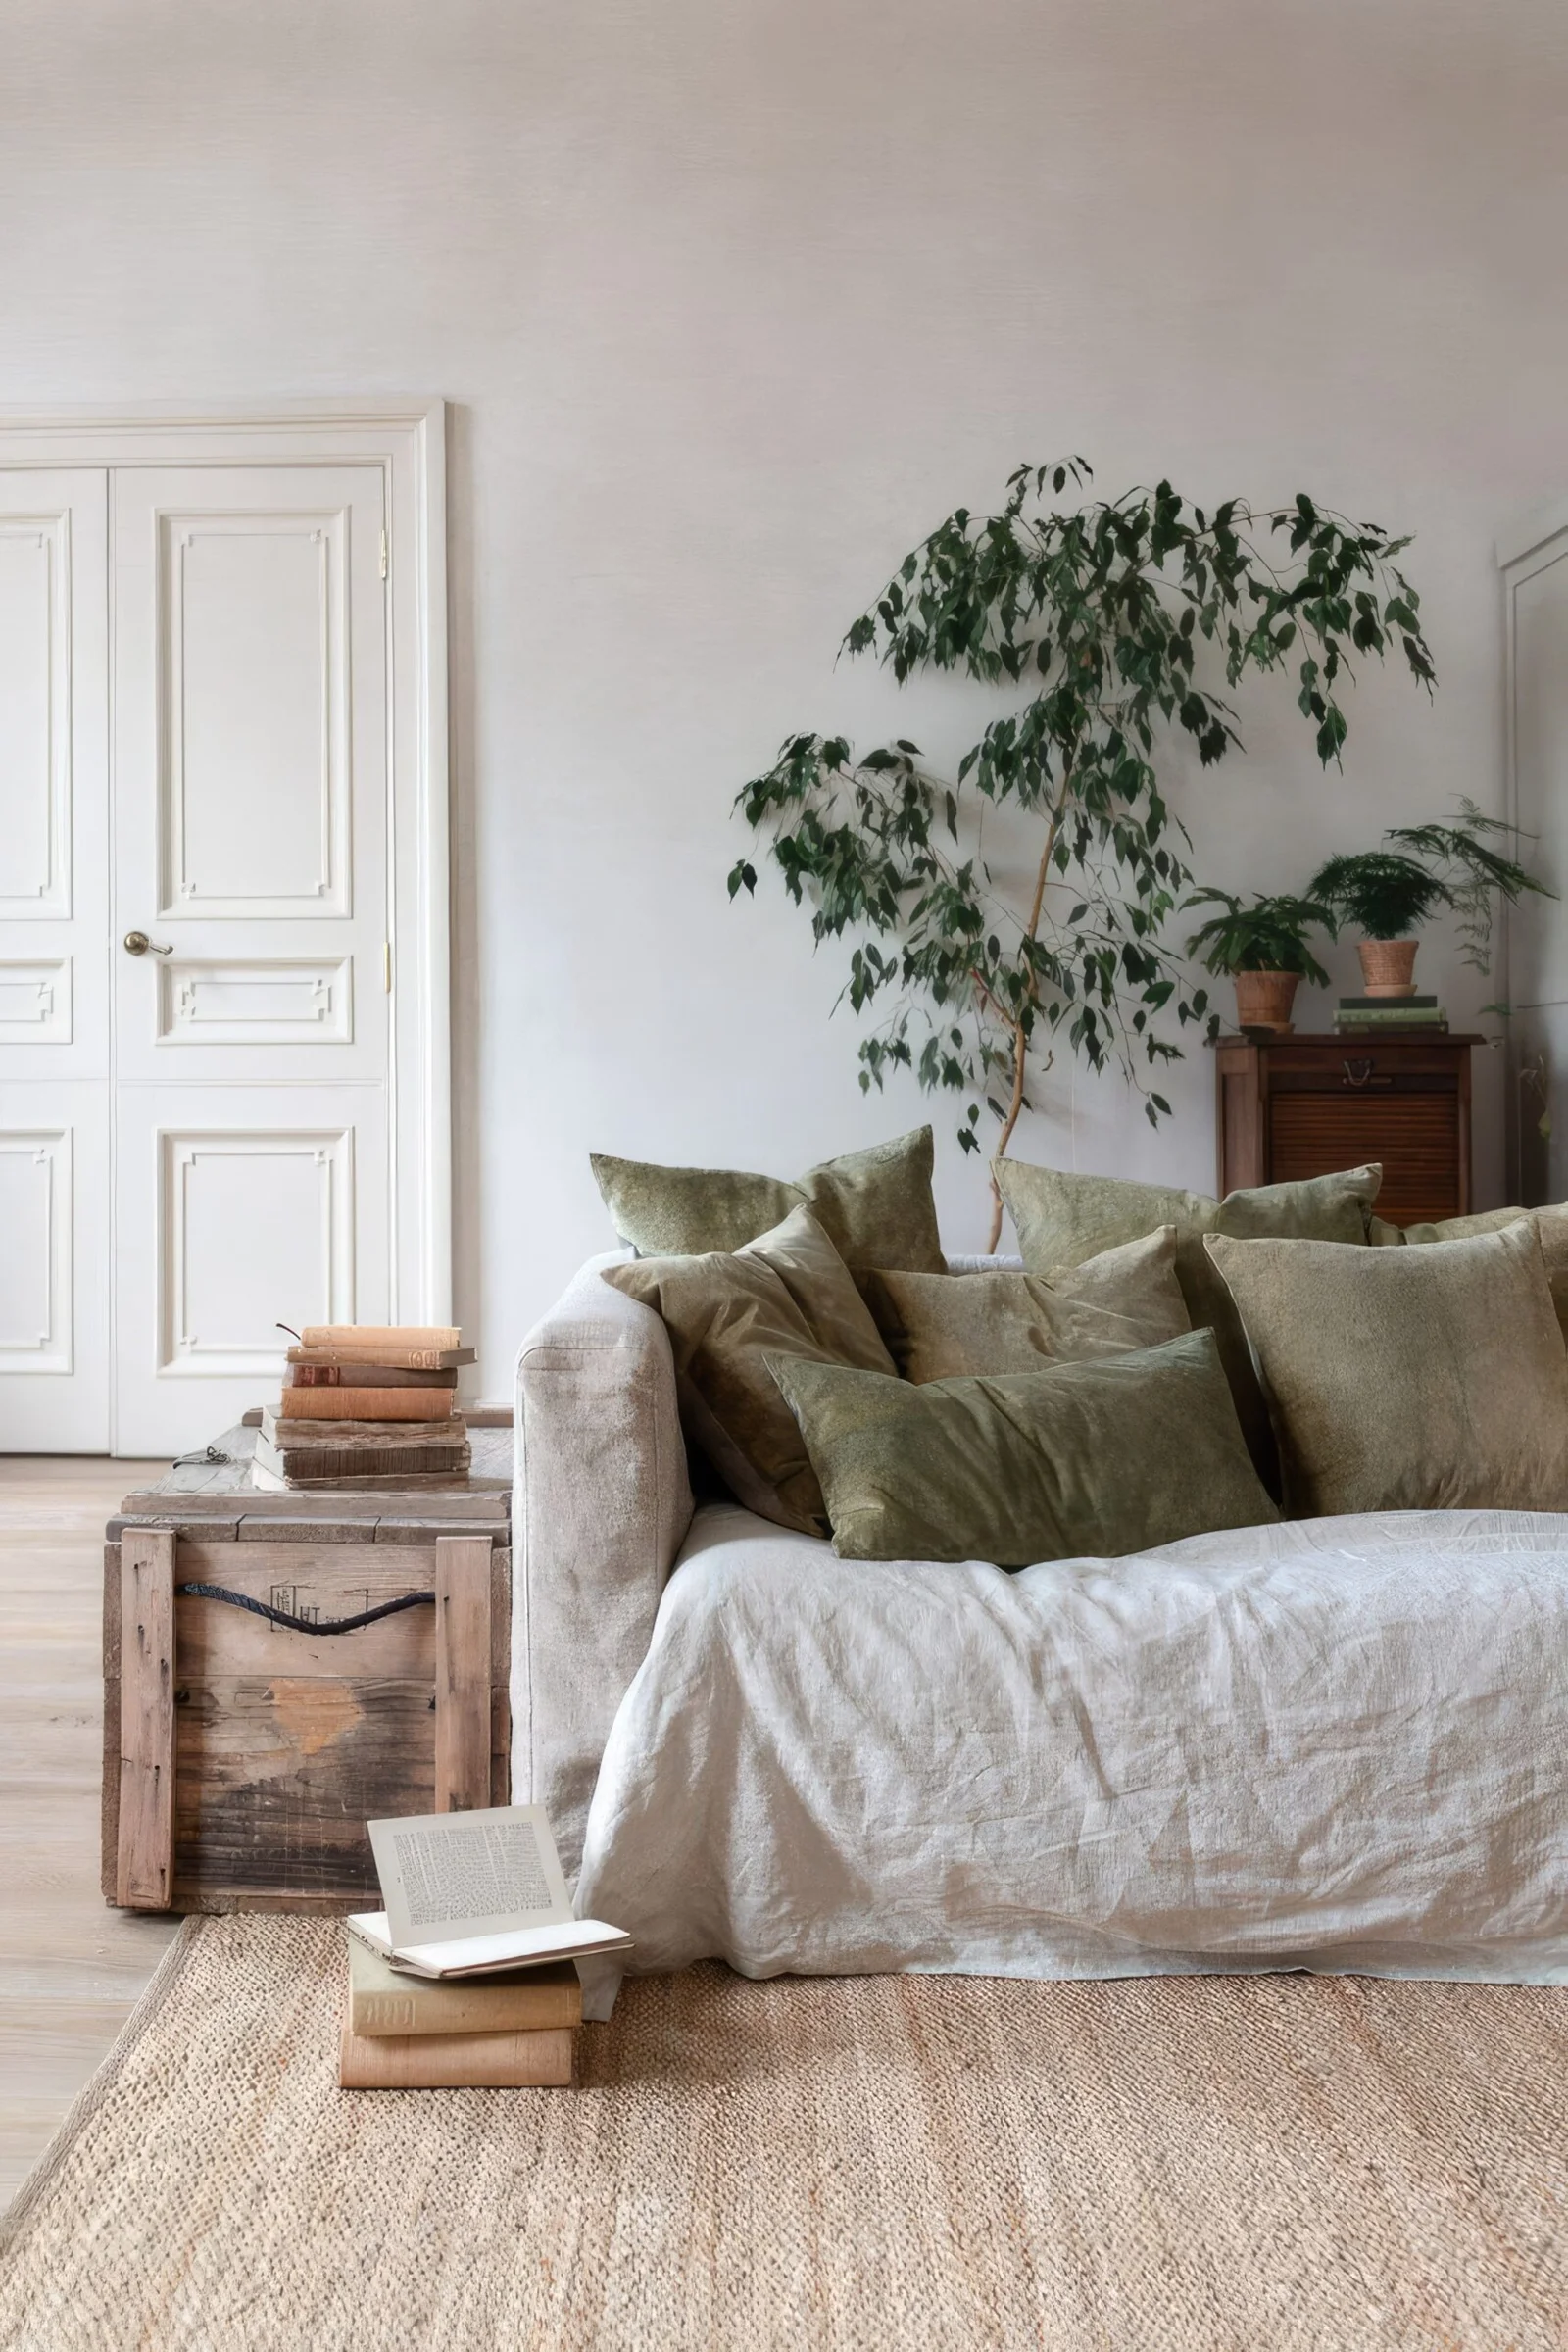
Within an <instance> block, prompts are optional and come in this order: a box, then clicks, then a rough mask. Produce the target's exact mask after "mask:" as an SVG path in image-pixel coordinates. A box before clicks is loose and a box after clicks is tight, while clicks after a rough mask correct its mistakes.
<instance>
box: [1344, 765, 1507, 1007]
mask: <svg viewBox="0 0 1568 2352" xmlns="http://www.w3.org/2000/svg"><path fill="white" fill-rule="evenodd" d="M1459 820H1460V821H1459V822H1458V823H1457V824H1449V825H1393V826H1391V827H1390V829H1389V830H1388V832H1386V833H1385V834H1384V836H1383V838H1384V840H1385V841H1389V842H1396V843H1397V844H1398V847H1397V848H1396V849H1392V850H1363V851H1361V852H1359V853H1358V854H1357V855H1355V856H1353V857H1346V858H1330V859H1329V860H1328V862H1327V864H1325V865H1322V866H1320V867H1319V868H1318V871H1317V872H1316V873H1315V874H1314V875H1313V877H1312V880H1311V882H1310V884H1309V885H1308V888H1309V889H1310V890H1311V892H1312V894H1313V896H1314V897H1316V898H1321V899H1326V900H1327V901H1328V903H1329V905H1330V906H1331V907H1334V908H1335V910H1336V912H1337V913H1338V914H1339V915H1340V916H1341V918H1342V919H1343V920H1344V921H1345V922H1347V923H1351V924H1353V925H1354V927H1355V928H1356V930H1358V931H1361V932H1364V933H1365V935H1366V937H1367V938H1368V939H1407V938H1408V937H1409V936H1410V934H1411V932H1412V931H1416V930H1419V928H1420V926H1421V925H1422V924H1423V923H1425V922H1428V921H1430V920H1431V918H1432V916H1433V915H1434V914H1436V913H1437V912H1438V911H1439V910H1440V908H1444V907H1446V908H1448V909H1450V910H1451V911H1452V912H1453V913H1454V914H1456V915H1457V916H1458V918H1459V936H1460V939H1461V941H1462V943H1463V950H1462V952H1463V956H1464V960H1465V961H1466V963H1469V964H1473V965H1474V966H1475V969H1476V970H1477V971H1478V972H1486V971H1490V970H1491V968H1492V954H1491V950H1492V920H1493V913H1494V910H1495V906H1496V902H1497V898H1498V895H1499V894H1500V895H1501V896H1502V897H1503V898H1505V899H1506V900H1507V901H1508V903H1509V905H1510V906H1513V905H1516V904H1517V903H1518V901H1519V900H1520V899H1521V898H1522V897H1523V896H1524V894H1525V892H1526V891H1527V890H1529V891H1537V892H1539V893H1540V894H1541V895H1542V896H1543V897H1544V898H1550V897H1552V896H1553V893H1552V892H1550V891H1548V890H1547V889H1546V886H1545V884H1544V882H1538V881H1537V880H1536V878H1535V876H1534V875H1533V874H1532V873H1531V872H1530V871H1529V869H1528V868H1527V867H1526V866H1525V865H1523V864H1522V863H1521V862H1520V861H1519V859H1518V858H1510V857H1507V856H1506V855H1505V854H1504V853H1503V852H1502V851H1501V850H1500V849H1498V848H1496V847H1495V846H1494V845H1495V843H1496V842H1497V840H1498V839H1499V837H1500V838H1504V839H1506V840H1507V841H1508V842H1509V843H1510V845H1513V846H1515V847H1517V846H1518V844H1519V842H1520V841H1521V839H1522V836H1521V835H1520V834H1519V832H1518V829H1517V828H1516V827H1515V826H1513V825H1510V824H1508V823H1506V822H1505V821H1504V819H1503V818H1501V817H1498V816H1487V815H1485V814H1484V813H1483V811H1482V810H1481V809H1478V808H1477V807H1476V804H1475V802H1474V801H1470V800H1461V802H1460V803H1459Z"/></svg>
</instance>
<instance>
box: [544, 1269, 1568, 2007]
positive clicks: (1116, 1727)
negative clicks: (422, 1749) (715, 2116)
mask: <svg viewBox="0 0 1568 2352" xmlns="http://www.w3.org/2000/svg"><path fill="white" fill-rule="evenodd" d="M620 1258H621V1253H613V1254H611V1255H607V1256H605V1257H601V1258H596V1259H593V1260H591V1261H590V1262H589V1263H588V1264H587V1265H586V1266H584V1268H583V1269H582V1270H581V1272H580V1273H579V1274H578V1275H577V1277H576V1278H575V1279H574V1280H573V1282H572V1283H571V1284H570V1286H569V1287H568V1289H567V1290H566V1292H565V1294H564V1297H563V1298H562V1299H560V1301H559V1302H558V1303H557V1305H556V1306H555V1307H553V1308H552V1309H551V1311H550V1312H549V1313H548V1314H547V1315H546V1316H545V1317H544V1319H543V1321H542V1322H541V1323H540V1324H539V1325H538V1326H537V1327H536V1328H535V1330H534V1331H532V1332H531V1333H530V1334H529V1336H528V1338H527V1340H526V1341H525V1342H524V1344H523V1347H522V1349H521V1351H520V1355H519V1358H518V1364H517V1374H516V1394H515V1444H516V1471H515V1477H516V1487H515V1513H514V1546H515V1550H514V1610H513V1627H514V1657H513V1683H512V1699H513V1740H514V1746H513V1793H514V1800H515V1802H518V1803H539V1804H542V1805H544V1806H545V1807H546V1809H547V1811H548V1813H549V1815H550V1818H551V1821H552V1823H553V1825H554V1828H555V1831H556V1835H557V1838H558V1841H559V1844H560V1848H561V1852H562V1856H563V1861H564V1866H565V1868H566V1870H567V1873H568V1876H571V1875H575V1878H576V1889H577V1902H578V1908H579V1910H581V1911H583V1912H584V1913H585V1914H587V1915H592V1916H596V1917H600V1918H607V1919H610V1920H613V1922H614V1923H615V1924H616V1925H618V1926H620V1927H623V1928H625V1929H626V1930H627V1931H628V1932H629V1933H630V1934H631V1935H632V1936H633V1937H634V1938H635V1939H636V1957H635V1961H634V1963H633V1965H634V1966H637V1967H639V1968H650V1969H662V1968H671V1967H678V1966H684V1965H686V1964H689V1963H690V1962H692V1961H695V1960H698V1959H701V1958H704V1957H718V1958H721V1959H724V1960H727V1961H728V1962H729V1963H730V1964H731V1965H732V1966H733V1967H735V1968H737V1969H738V1970H740V1971H742V1972H743V1973H745V1974H749V1975H753V1976H768V1975H772V1974H776V1973H780V1972H783V1971H792V1970H793V1971H805V1972H820V1973H855V1972H862V1971H867V1970H884V1969H934V1970H952V1971H957V1972H960V1973H981V1974H999V1975H1018V1976H1048V1977H1049V1976H1065V1977H1072V1976H1095V1977H1102V1976H1118V1975H1131V1974H1155V1973H1172V1972H1191V1971H1195V1970H1198V1971H1207V1970H1256V1969H1277V1968H1305V1969H1316V1970H1324V1971H1355V1972H1359V1973H1367V1974H1377V1975H1390V1976H1414V1977H1440V1978H1470V1979H1477V1980H1482V1981H1492V1982H1507V1983H1564V1982H1568V1868H1565V1860H1568V1855H1565V1841H1564V1819H1565V1817H1564V1774H1563V1758H1564V1757H1565V1756H1568V1671H1565V1669H1568V1517H1565V1516H1559V1515H1557V1514H1555V1513H1545V1512H1510V1511H1482V1510H1453V1511H1401V1512H1387V1513H1372V1514H1361V1515H1358V1516H1356V1517H1353V1518H1352V1517H1342V1518H1319V1519H1312V1520H1305V1521H1295V1522H1292V1521H1286V1522H1283V1523H1281V1524H1279V1525H1275V1526H1266V1527H1252V1528H1242V1529H1234V1530H1231V1531H1229V1532H1226V1533H1223V1534H1219V1535H1212V1536H1196V1537H1190V1538H1187V1539H1185V1540H1184V1541H1183V1542H1181V1543H1177V1544H1168V1545H1165V1546H1163V1547H1161V1548H1160V1549H1159V1550H1157V1551H1153V1552H1149V1553H1146V1554H1142V1555H1138V1556H1136V1557H1133V1558H1122V1559H1117V1560H1113V1561H1106V1560H1094V1559H1080V1560H1067V1561H1055V1562H1052V1563H1049V1564H1046V1565H1042V1566H1039V1567H1033V1568H1028V1569H1025V1570H1024V1571H1022V1572H1015V1573H1005V1572H1004V1571H1003V1570H1001V1569H998V1568H996V1567H992V1566H990V1565H988V1564H987V1563H985V1562H982V1561H974V1562H968V1563H964V1564H961V1565H957V1566H954V1565H951V1564H936V1563H932V1562H929V1561H926V1562H884V1561H852V1560H841V1559H839V1558H838V1557H837V1556H836V1554H835V1553H834V1551H833V1549H832V1547H831V1546H830V1545H829V1544H826V1543H823V1542H821V1541H819V1540H817V1539H815V1538H812V1537H809V1536H803V1535H797V1534H794V1533H792V1532H789V1531H788V1530H786V1529H784V1528H781V1527H778V1526H775V1525H772V1524H770V1523H768V1522H767V1521H764V1520H761V1519H759V1518H756V1517H754V1516H753V1515H752V1514H751V1513H750V1512H748V1511H745V1510H742V1509H741V1508H739V1507H738V1506H737V1505H736V1504H735V1503H733V1502H730V1501H726V1500H722V1499H715V1500H706V1501H704V1502H702V1503H701V1505H700V1506H699V1505H698V1503H697V1502H696V1501H695V1499H694V1492H693V1483H692V1476H691V1471H690V1467H689V1464H688V1459H687V1452H686V1446H685V1444H684V1441H683V1437H682V1431H681V1423H680V1416H679V1413H678V1410H677V1401H676V1392H675V1383H674V1377H673V1369H672V1361H671V1352H670V1346H669V1341H668V1337H667V1335H666V1332H665V1329H664V1326H663V1324H662V1321H661V1319H660V1317H659V1316H658V1315H657V1314H655V1313H654V1312H652V1311H651V1310H650V1309H649V1308H648V1307H646V1306H644V1305H641V1304H640V1303H638V1302H637V1301H636V1300H634V1299H631V1298H628V1297H626V1296H625V1295H623V1294H622V1293H621V1292H620V1291H618V1290H616V1289H614V1288H613V1287H612V1286H611V1285H610V1284H608V1283H606V1282H605V1281H604V1280H603V1279H602V1270H603V1269H604V1268H605V1267H606V1266H610V1265H613V1264H616V1263H617V1262H620ZM950 1262H951V1264H952V1268H953V1271H954V1272H955V1273H956V1274H958V1275H960V1276H961V1275H962V1274H963V1273H964V1272H966V1271H972V1270H974V1269H976V1268H977V1267H980V1266H1010V1267H1016V1266H1017V1265H1018V1264H1019V1262H1020V1261H1019V1260H1017V1259H1015V1258H1013V1259H1005V1258H1001V1259H956V1260H952V1261H950ZM606 1997H607V1998H608V1997H609V1996H608V1995H607V1996H606Z"/></svg>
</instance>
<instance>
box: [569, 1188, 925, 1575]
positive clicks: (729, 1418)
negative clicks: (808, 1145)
mask: <svg viewBox="0 0 1568 2352" xmlns="http://www.w3.org/2000/svg"><path fill="white" fill-rule="evenodd" d="M603 1272H604V1277H605V1280H606V1282H609V1283H613V1285H614V1287H615V1289H616V1290H617V1291H624V1292H625V1293H626V1295H627V1297H628V1298H630V1299H641V1300H642V1303H643V1304H644V1305H645V1306H651V1307H652V1308H653V1309H654V1311H655V1312H656V1314H659V1315H662V1317H663V1320H664V1325H665V1328H666V1329H667V1331H668V1333H669V1342H670V1348H671V1350H672V1352H673V1354H674V1358H675V1387H676V1394H677V1396H678V1397H679V1399H680V1414H681V1423H682V1426H683V1428H684V1429H685V1432H686V1435H687V1437H688V1438H689V1439H690V1440H691V1442H692V1443H693V1444H694V1445H695V1446H698V1447H699V1448H700V1449H701V1451H702V1452H703V1453H704V1454H706V1455H707V1457H708V1459H709V1461H710V1462H711V1464H712V1466H713V1468H714V1469H715V1470H716V1471H717V1473H718V1475H719V1477H720V1478H721V1479H722V1480H723V1482H724V1484H725V1485H726V1486H727V1487H728V1488H729V1490H730V1492H731V1494H732V1495H734V1496H735V1498H736V1500H737V1501H739V1502H743V1503H745V1505H746V1507H747V1509H748V1510H753V1511H757V1512H760V1515H761V1516H762V1517H763V1518H764V1519H774V1520H776V1521H777V1522H778V1524H779V1526H780V1527H793V1528H796V1529H798V1530H799V1531H800V1532H801V1533H802V1534H804V1535H810V1536H824V1535H826V1534H827V1532H828V1528H827V1515H826V1512H825V1510H824V1508H823V1504H822V1491H821V1489H820V1487H819V1486H818V1485H817V1483H816V1474H815V1472H814V1471H813V1470H812V1468H811V1465H810V1461H809V1457H808V1455H807V1451H806V1447H805V1446H804V1445H803V1444H802V1442H801V1433H800V1431H799V1430H798V1429H797V1428H796V1425H795V1421H794V1418H793V1416H792V1415H791V1413H790V1411H789V1409H788V1407H787V1406H786V1405H785V1403H784V1399H783V1398H782V1397H781V1396H780V1395H779V1392H778V1384H777V1382H776V1381H775V1380H774V1379H773V1377H772V1375H771V1373H770V1372H769V1371H768V1368H767V1366H768V1362H769V1360H772V1361H774V1362H777V1361H779V1360H781V1359H784V1358H789V1357H795V1356H805V1357H808V1358H809V1359H810V1360H811V1361H812V1362H816V1363H829V1364H854V1365H856V1366H858V1368H859V1369H860V1370H861V1371H864V1372H866V1373H876V1374H878V1375H880V1376H881V1378H883V1379H885V1380H888V1381H892V1380H893V1379H894V1378H895V1374H894V1369H893V1358H892V1357H891V1356H890V1355H889V1353H888V1351H887V1349H886V1348H884V1347H883V1345H882V1342H881V1341H880V1340H879V1339H878V1337H877V1330H876V1325H875V1324H874V1323H873V1322H872V1320H871V1317H870V1313H869V1311H868V1310H867V1308H866V1306H865V1303H864V1301H863V1300H862V1299H861V1297H860V1294H859V1292H858V1290H857V1289H856V1287H855V1277H854V1276H853V1275H852V1274H851V1272H850V1271H849V1268H848V1267H847V1266H846V1265H845V1263H844V1261H843V1259H842V1258H841V1257H840V1256H839V1254H838V1251H837V1250H835V1249H834V1247H833V1245H832V1243H831V1242H830V1241H829V1240H828V1238H827V1235H826V1234H825V1233H824V1232H823V1231H822V1228H821V1226H820V1225H819V1224H818V1223H817V1221H816V1219H815V1218H814V1217H813V1216H812V1215H811V1213H810V1210H809V1209H806V1208H796V1209H792V1210H791V1211H790V1213H789V1215H788V1216H787V1217H786V1218H785V1219H784V1222H783V1223H782V1224H781V1225H778V1226H775V1227H774V1229H773V1231H772V1232H771V1233H764V1234H762V1235H761V1236H760V1238H759V1239H758V1240H757V1241H755V1242H748V1243H747V1244H746V1246H745V1248H744V1249H742V1250H735V1251H734V1252H730V1251H706V1252H704V1253H703V1254H702V1255H700V1256H692V1257H640V1258H638V1259H637V1260H636V1262H635V1263H634V1264H632V1265H627V1266H606V1267H605V1268H604V1269H603Z"/></svg>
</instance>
